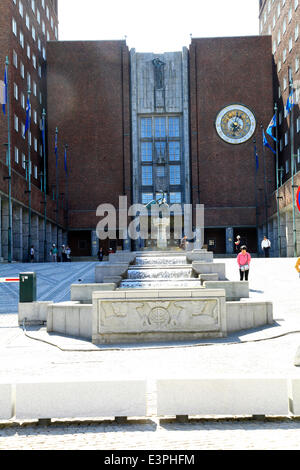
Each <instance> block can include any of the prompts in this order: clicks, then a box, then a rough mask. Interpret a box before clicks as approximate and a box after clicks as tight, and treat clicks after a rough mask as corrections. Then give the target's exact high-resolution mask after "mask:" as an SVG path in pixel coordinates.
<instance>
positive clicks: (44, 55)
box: [43, 47, 46, 60]
mask: <svg viewBox="0 0 300 470" xmlns="http://www.w3.org/2000/svg"><path fill="white" fill-rule="evenodd" d="M43 59H44V60H46V49H45V48H44V47H43Z"/></svg>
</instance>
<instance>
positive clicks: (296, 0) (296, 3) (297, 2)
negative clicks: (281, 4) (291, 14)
mask: <svg viewBox="0 0 300 470" xmlns="http://www.w3.org/2000/svg"><path fill="white" fill-rule="evenodd" d="M298 5H299V1H298V0H295V10H297V8H298Z"/></svg>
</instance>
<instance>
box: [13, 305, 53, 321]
mask: <svg viewBox="0 0 300 470" xmlns="http://www.w3.org/2000/svg"><path fill="white" fill-rule="evenodd" d="M51 304H53V302H51V301H45V302H19V304H18V322H19V325H22V324H23V322H25V324H26V325H42V324H43V323H45V322H46V321H47V309H48V306H49V305H51Z"/></svg>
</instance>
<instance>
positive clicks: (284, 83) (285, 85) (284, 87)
mask: <svg viewBox="0 0 300 470" xmlns="http://www.w3.org/2000/svg"><path fill="white" fill-rule="evenodd" d="M286 87H287V79H286V78H285V77H284V79H283V89H284V90H286Z"/></svg>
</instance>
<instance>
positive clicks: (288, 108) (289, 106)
mask: <svg viewBox="0 0 300 470" xmlns="http://www.w3.org/2000/svg"><path fill="white" fill-rule="evenodd" d="M292 106H294V90H292V91H291V93H290V94H289V97H288V99H287V102H286V112H287V114H289V112H290V111H291V109H292Z"/></svg>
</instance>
